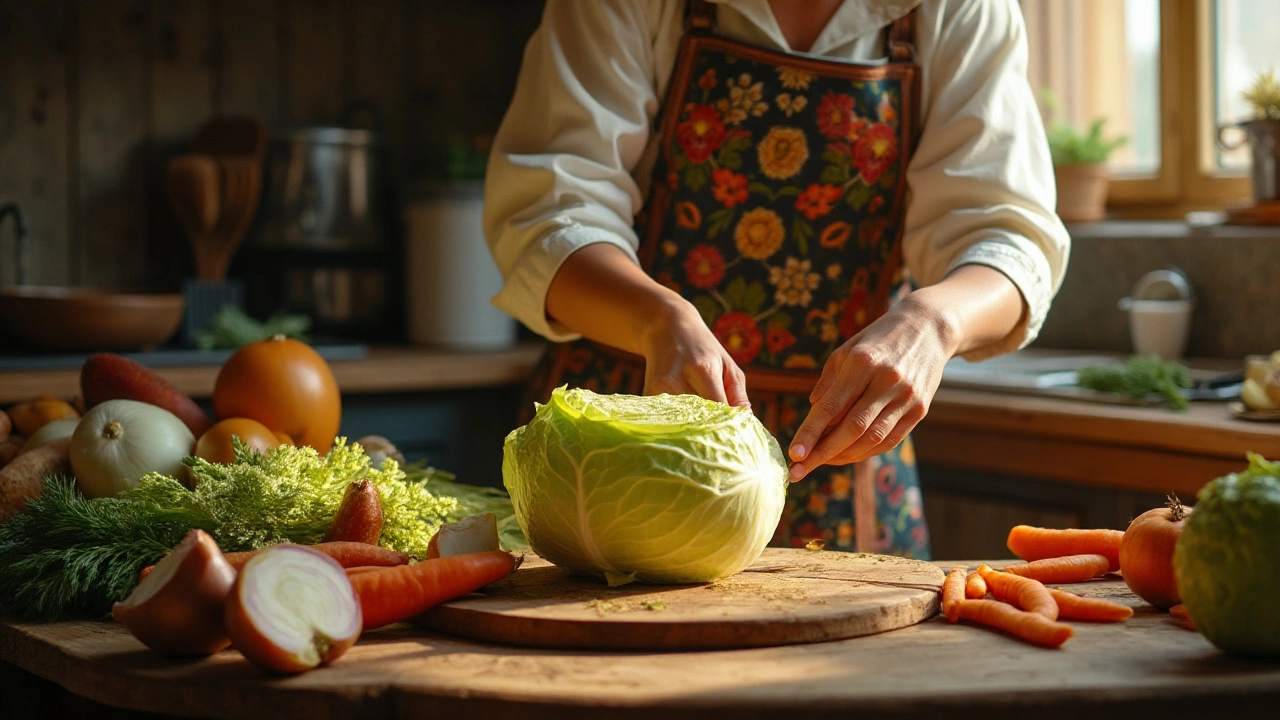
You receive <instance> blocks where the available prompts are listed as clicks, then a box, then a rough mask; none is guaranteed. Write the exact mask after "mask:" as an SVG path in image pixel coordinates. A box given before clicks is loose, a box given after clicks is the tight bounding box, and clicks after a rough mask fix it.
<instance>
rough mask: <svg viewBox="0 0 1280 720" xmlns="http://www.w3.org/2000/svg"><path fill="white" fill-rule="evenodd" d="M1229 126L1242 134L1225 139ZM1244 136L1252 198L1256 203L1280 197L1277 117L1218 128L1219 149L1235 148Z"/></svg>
mask: <svg viewBox="0 0 1280 720" xmlns="http://www.w3.org/2000/svg"><path fill="white" fill-rule="evenodd" d="M1232 128H1239V129H1241V130H1243V131H1244V137H1243V138H1238V139H1236V140H1229V139H1228V138H1227V136H1226V131H1227V130H1229V129H1232ZM1246 140H1247V141H1248V143H1249V147H1250V150H1251V151H1252V161H1251V163H1250V166H1251V168H1252V171H1253V201H1254V202H1255V203H1257V204H1259V205H1264V204H1266V203H1271V202H1276V201H1280V120H1249V121H1246V122H1242V123H1235V124H1230V125H1223V126H1220V127H1219V128H1218V147H1219V148H1221V149H1222V150H1227V151H1230V150H1235V149H1236V148H1238V147H1240V146H1241V145H1242V144H1244V142H1245V141H1246ZM1273 217H1274V215H1273Z"/></svg>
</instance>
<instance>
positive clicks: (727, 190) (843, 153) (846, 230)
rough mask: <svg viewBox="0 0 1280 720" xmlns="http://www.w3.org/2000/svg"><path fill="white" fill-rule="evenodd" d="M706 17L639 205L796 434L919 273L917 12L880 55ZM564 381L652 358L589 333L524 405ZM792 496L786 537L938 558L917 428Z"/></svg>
mask: <svg viewBox="0 0 1280 720" xmlns="http://www.w3.org/2000/svg"><path fill="white" fill-rule="evenodd" d="M713 18H714V10H713V8H711V7H710V6H709V5H708V4H707V3H706V2H704V1H703V0H690V9H689V15H688V25H689V27H688V30H687V32H686V33H685V36H684V39H683V41H682V44H681V48H680V55H679V58H678V60H677V62H676V66H675V71H674V75H673V77H672V81H671V86H670V89H669V90H668V94H667V98H666V104H665V105H664V106H663V107H664V114H663V116H662V120H661V130H660V132H661V152H660V155H659V158H658V160H657V163H656V165H655V167H654V174H653V178H654V183H653V190H652V192H651V193H650V197H649V202H648V205H647V206H646V208H645V212H644V213H642V214H641V217H639V218H637V230H638V231H639V234H640V237H641V247H640V259H641V263H642V265H643V266H644V268H645V269H646V271H647V272H648V273H649V275H650V276H651V277H653V278H655V279H656V280H657V281H658V282H660V283H662V284H663V285H665V286H667V287H669V288H671V289H672V290H674V291H676V292H677V293H679V294H681V295H682V296H683V297H685V298H686V299H688V300H689V301H690V302H691V303H693V305H694V307H696V308H697V309H698V312H699V313H700V314H701V315H702V318H703V319H704V320H705V321H706V323H707V325H708V327H710V328H711V330H712V332H713V333H714V334H715V336H716V337H717V338H718V339H719V340H720V342H721V343H722V344H723V345H724V347H725V349H726V350H727V351H728V353H729V355H730V356H731V357H733V359H734V360H735V361H736V362H737V363H738V365H739V366H740V367H741V368H742V369H743V371H744V372H745V373H746V375H747V389H748V395H749V397H750V399H751V404H752V408H753V409H754V410H755V412H756V414H757V415H758V416H759V417H760V419H761V421H762V422H763V423H764V424H765V426H766V427H768V428H769V430H770V431H771V432H772V433H774V435H775V436H776V437H778V439H779V441H780V442H781V443H782V445H783V447H786V446H787V445H788V444H789V442H788V441H789V440H790V438H792V437H794V435H795V433H796V431H797V430H798V429H799V427H800V423H801V422H802V421H803V419H804V417H805V416H806V414H807V413H808V412H809V408H810V405H809V400H808V395H809V392H810V390H811V389H812V388H813V385H814V383H815V382H816V381H817V378H818V374H819V372H820V370H821V368H822V364H823V363H824V362H825V361H826V359H827V357H828V356H829V355H830V354H831V352H832V351H833V350H835V349H836V348H837V347H839V346H840V345H841V344H842V343H843V342H844V341H845V340H847V339H848V338H850V337H852V336H853V335H854V334H856V333H857V332H858V331H859V330H861V329H862V328H864V327H866V326H867V325H868V324H870V323H871V322H872V321H873V320H875V319H876V318H878V317H879V316H880V315H882V314H883V313H884V312H885V311H886V310H887V309H888V308H889V306H890V305H891V304H892V302H893V301H894V300H895V299H896V298H898V297H900V296H901V295H902V294H903V293H904V292H906V291H907V290H908V289H909V282H908V279H907V274H906V272H905V269H904V268H903V267H902V247H901V243H902V229H903V215H904V196H905V191H906V166H907V161H908V160H909V158H910V155H911V150H912V147H913V145H914V140H915V133H916V128H917V127H918V122H917V107H918V104H919V102H918V97H919V95H918V93H919V86H918V83H919V79H920V67H919V66H918V65H917V64H915V62H914V56H915V51H914V47H913V45H912V43H913V41H914V34H915V33H914V21H915V13H914V12H912V13H911V14H910V15H908V16H906V17H904V18H902V19H900V20H898V21H896V22H895V23H894V24H893V25H892V26H891V28H890V30H889V33H888V43H887V48H886V50H887V53H888V55H889V62H888V63H886V64H884V65H859V64H852V63H845V62H838V61H831V60H820V59H816V58H810V57H803V56H795V55H787V54H784V53H781V52H775V51H772V50H767V49H764V48H760V47H756V46H753V45H748V44H746V43H741V42H736V41H732V40H728V39H725V38H723V37H719V36H716V35H714V34H712V30H713V25H714V20H713ZM563 384H568V385H570V386H571V387H585V388H589V389H591V390H594V391H596V392H604V393H614V392H622V393H631V394H639V393H640V392H642V390H643V388H644V360H643V359H642V358H637V357H635V356H633V355H630V354H627V353H623V352H621V351H619V350H616V349H613V348H609V347H606V346H603V345H600V344H597V343H594V342H591V341H588V340H579V341H576V342H572V343H565V344H561V345H557V346H555V347H554V348H552V350H551V351H550V352H549V353H548V355H547V357H546V358H545V359H544V361H543V362H542V363H541V365H540V366H539V368H538V371H537V372H536V374H535V379H534V382H533V384H532V385H531V388H530V391H531V397H530V398H528V399H527V401H526V402H525V403H524V404H523V407H524V408H526V412H530V411H531V410H532V407H533V402H534V401H537V402H546V400H547V398H548V397H549V396H550V392H551V389H552V388H554V387H557V386H559V385H563ZM526 419H527V416H526ZM787 495H788V500H787V504H786V510H785V512H784V514H783V517H782V521H781V523H780V524H779V526H778V531H777V533H776V535H775V536H774V540H773V544H775V545H792V546H802V545H805V544H806V543H808V542H809V541H811V540H815V539H818V540H824V541H826V544H827V547H828V548H831V549H841V550H858V551H862V552H879V553H894V554H900V555H909V556H913V557H920V558H928V557H929V540H928V532H927V530H926V527H925V522H924V516H923V509H922V503H921V497H920V488H919V482H918V478H917V475H916V469H915V453H914V451H913V449H912V445H911V441H910V439H908V440H906V441H904V442H903V443H902V444H901V445H900V446H899V447H898V448H896V449H894V450H891V451H889V452H887V453H883V454H882V455H879V456H877V457H874V458H871V459H870V460H868V461H865V462H862V463H858V464H855V465H848V466H843V467H830V466H828V467H823V468H821V469H819V470H816V471H814V472H813V473H810V474H809V476H808V477H806V478H805V479H804V480H802V481H801V482H799V483H796V484H794V485H792V486H791V487H790V488H789V490H788V493H787Z"/></svg>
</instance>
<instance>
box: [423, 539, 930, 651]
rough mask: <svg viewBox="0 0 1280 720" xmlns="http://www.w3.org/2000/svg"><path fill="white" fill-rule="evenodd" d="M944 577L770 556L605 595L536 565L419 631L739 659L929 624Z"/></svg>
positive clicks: (600, 584) (880, 563)
mask: <svg viewBox="0 0 1280 720" xmlns="http://www.w3.org/2000/svg"><path fill="white" fill-rule="evenodd" d="M944 577H945V574H944V573H943V572H942V570H940V569H938V568H937V567H934V566H933V565H930V564H929V563H926V562H922V561H919V560H909V559H906V558H899V557H891V556H886V555H869V554H864V553H858V554H854V553H843V552H830V551H817V552H815V551H810V550H792V549H781V548H777V549H774V548H770V549H767V550H765V551H764V554H762V555H761V556H760V558H759V559H758V560H756V562H755V563H754V564H752V565H751V566H750V567H748V568H747V569H746V570H744V571H742V572H740V573H738V574H737V575H734V576H732V577H729V578H725V579H724V580H719V581H717V582H714V583H710V584H700V585H640V584H635V583H633V584H630V585H624V586H622V587H619V588H609V587H608V586H607V585H605V583H604V581H603V580H599V579H596V578H592V577H587V576H583V575H579V574H575V573H573V572H572V571H569V570H566V569H564V568H560V567H556V566H555V565H552V564H551V563H549V562H547V561H546V560H543V559H542V558H539V557H537V556H535V555H533V554H527V555H525V559H524V564H523V565H522V566H521V567H520V569H519V570H517V571H516V572H514V573H512V574H511V575H509V576H507V577H506V578H505V579H503V580H502V581H500V582H497V583H494V584H493V585H490V586H488V587H487V588H485V589H484V591H483V593H480V594H475V595H470V596H467V597H465V598H459V599H457V600H454V601H452V602H449V603H445V604H443V605H439V606H436V607H435V608H432V609H431V610H429V611H427V612H426V613H425V614H423V615H422V616H420V617H419V618H417V619H416V620H415V622H417V623H418V624H420V625H423V626H425V627H428V628H431V629H433V630H438V631H440V632H445V633H449V634H451V635H458V636H461V637H467V638H472V639H477V640H485V641H489V642H494V643H501V644H508V645H530V646H538V647H558V648H599V649H615V650H620V649H629V650H658V649H673V650H674V649H685V650H688V649H709V648H744V647H764V646H770V645H793V644H798V643H810V642H821V641H825V640H839V639H843V638H851V637H859V636H862V635H871V634H874V633H880V632H885V631H887V630H894V629H896V628H901V627H906V626H908V625H913V624H915V623H918V622H921V621H923V620H927V619H928V618H930V617H932V616H933V614H934V613H935V612H937V608H938V590H939V588H940V587H941V586H942V580H943V578H944Z"/></svg>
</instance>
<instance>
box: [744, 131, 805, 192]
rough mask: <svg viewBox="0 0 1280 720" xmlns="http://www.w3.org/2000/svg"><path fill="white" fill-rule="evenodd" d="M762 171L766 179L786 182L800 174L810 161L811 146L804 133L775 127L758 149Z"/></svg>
mask: <svg viewBox="0 0 1280 720" xmlns="http://www.w3.org/2000/svg"><path fill="white" fill-rule="evenodd" d="M756 153H757V154H758V155H759V158H760V170H761V172H763V173H764V174H765V177H769V178H773V179H774V180H786V179H787V178H789V177H793V176H794V175H795V174H796V173H798V172H800V168H801V167H803V166H804V161H805V160H808V159H809V145H808V143H807V142H806V140H805V136H804V133H803V132H802V131H800V130H798V129H796V128H792V127H774V128H770V129H769V133H768V134H767V135H765V136H764V139H763V140H761V141H760V145H759V146H757V148H756Z"/></svg>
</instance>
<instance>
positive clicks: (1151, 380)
mask: <svg viewBox="0 0 1280 720" xmlns="http://www.w3.org/2000/svg"><path fill="white" fill-rule="evenodd" d="M1076 384H1077V385H1079V386H1080V387H1082V388H1088V389H1090V390H1097V391H1099V392H1109V393H1119V394H1121V395H1126V396H1128V397H1131V398H1134V399H1135V400H1145V399H1147V398H1150V397H1151V396H1153V395H1159V396H1162V397H1163V398H1164V400H1165V402H1166V403H1168V404H1169V405H1171V406H1173V407H1175V408H1177V409H1179V410H1186V409H1187V398H1186V397H1185V396H1184V395H1183V394H1182V391H1183V390H1184V389H1186V388H1189V387H1191V386H1192V385H1193V383H1192V382H1191V376H1190V374H1188V372H1187V366H1185V365H1183V364H1182V363H1179V362H1170V361H1167V360H1164V359H1163V358H1161V357H1160V356H1159V355H1134V356H1132V357H1130V358H1128V359H1127V360H1125V361H1124V363H1123V364H1121V365H1097V366H1092V367H1087V368H1083V369H1082V370H1080V373H1079V377H1078V378H1077V380H1076Z"/></svg>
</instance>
